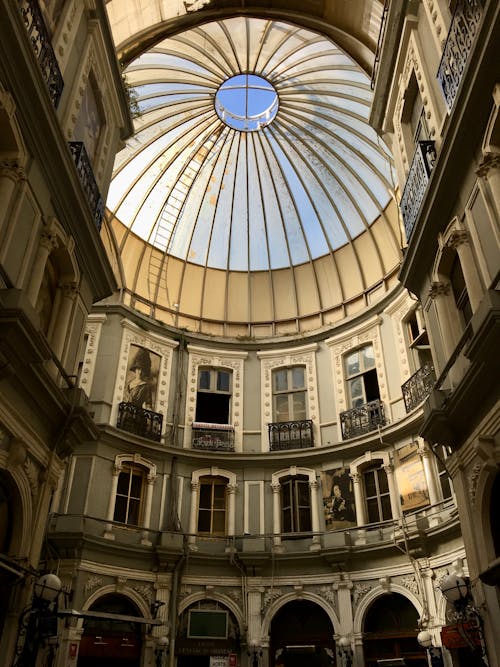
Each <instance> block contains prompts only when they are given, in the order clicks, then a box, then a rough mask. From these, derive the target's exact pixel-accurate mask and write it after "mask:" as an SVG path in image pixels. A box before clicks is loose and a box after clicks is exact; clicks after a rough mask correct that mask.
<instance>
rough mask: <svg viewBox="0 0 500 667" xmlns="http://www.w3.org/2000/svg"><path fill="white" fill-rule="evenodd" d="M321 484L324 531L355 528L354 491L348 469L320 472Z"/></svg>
mask: <svg viewBox="0 0 500 667" xmlns="http://www.w3.org/2000/svg"><path fill="white" fill-rule="evenodd" d="M321 483H322V488H323V508H324V512H325V524H326V530H338V529H340V528H349V527H351V526H355V525H356V510H355V504H354V489H353V483H352V480H351V478H350V476H349V468H336V469H334V470H324V471H322V473H321Z"/></svg>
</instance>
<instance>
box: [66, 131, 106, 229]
mask: <svg viewBox="0 0 500 667" xmlns="http://www.w3.org/2000/svg"><path fill="white" fill-rule="evenodd" d="M69 149H70V151H71V155H72V156H73V160H74V161H75V165H76V170H77V171H78V176H79V177H80V183H81V184H82V188H83V190H84V192H85V194H86V196H87V201H88V203H89V206H90V211H91V213H92V216H93V218H94V222H95V226H96V227H97V229H98V230H100V229H101V223H102V217H103V215H104V202H103V200H102V197H101V193H100V192H99V187H98V186H97V183H96V180H95V177H94V172H93V170H92V165H91V164H90V160H89V157H88V155H87V151H86V150H85V146H84V144H83V141H70V142H69Z"/></svg>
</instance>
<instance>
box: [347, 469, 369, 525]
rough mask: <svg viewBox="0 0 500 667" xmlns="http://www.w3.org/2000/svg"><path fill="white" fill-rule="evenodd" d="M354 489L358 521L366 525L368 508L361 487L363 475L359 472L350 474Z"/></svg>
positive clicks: (359, 523)
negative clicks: (366, 508)
mask: <svg viewBox="0 0 500 667" xmlns="http://www.w3.org/2000/svg"><path fill="white" fill-rule="evenodd" d="M350 477H351V479H352V486H353V490H354V504H355V505H356V523H357V524H358V526H364V525H365V523H366V510H365V503H364V498H363V490H362V488H361V475H360V473H359V472H353V473H351V475H350Z"/></svg>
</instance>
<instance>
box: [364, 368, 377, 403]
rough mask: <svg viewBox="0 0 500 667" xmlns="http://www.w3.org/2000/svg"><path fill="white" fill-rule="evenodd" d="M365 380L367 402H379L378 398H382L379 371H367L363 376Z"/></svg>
mask: <svg viewBox="0 0 500 667" xmlns="http://www.w3.org/2000/svg"><path fill="white" fill-rule="evenodd" d="M363 380H364V383H365V396H366V402H367V403H369V402H370V401H375V400H377V398H380V391H379V388H378V379H377V371H376V370H375V368H374V369H373V370H371V371H367V372H366V373H365V374H364V375H363Z"/></svg>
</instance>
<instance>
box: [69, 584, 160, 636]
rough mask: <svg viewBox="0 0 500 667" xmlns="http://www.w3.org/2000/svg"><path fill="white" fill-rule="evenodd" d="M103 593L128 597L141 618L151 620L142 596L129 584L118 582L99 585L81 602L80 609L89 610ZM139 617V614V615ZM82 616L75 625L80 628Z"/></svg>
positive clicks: (151, 617) (148, 609) (149, 611)
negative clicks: (123, 584)
mask: <svg viewBox="0 0 500 667" xmlns="http://www.w3.org/2000/svg"><path fill="white" fill-rule="evenodd" d="M105 595H123V596H124V597H126V598H128V599H129V600H130V601H131V602H132V603H133V604H135V606H136V607H137V609H138V610H139V612H140V614H141V615H142V618H147V619H150V620H153V616H152V614H151V609H150V608H149V606H148V604H147V602H146V601H145V600H144V598H143V597H142V596H141V595H140V594H139V593H138V592H137V591H135V590H134V589H133V588H130V587H129V586H120V585H119V584H108V585H106V586H101V587H100V588H97V589H96V590H95V591H94V592H93V593H91V594H90V595H89V597H88V598H87V599H86V600H85V601H84V602H83V604H82V611H89V610H90V608H91V607H92V605H93V604H95V603H96V602H97V601H98V600H99V599H100V598H102V597H104V596H105ZM139 618H140V616H139ZM83 622H84V619H83V618H79V619H78V622H77V627H78V628H79V629H82V627H83Z"/></svg>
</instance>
